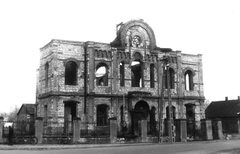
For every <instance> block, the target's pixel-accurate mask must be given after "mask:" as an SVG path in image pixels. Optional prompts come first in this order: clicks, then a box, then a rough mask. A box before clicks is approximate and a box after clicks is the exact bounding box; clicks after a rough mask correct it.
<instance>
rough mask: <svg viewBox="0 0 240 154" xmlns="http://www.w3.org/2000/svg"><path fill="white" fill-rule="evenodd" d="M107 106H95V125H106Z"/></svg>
mask: <svg viewBox="0 0 240 154" xmlns="http://www.w3.org/2000/svg"><path fill="white" fill-rule="evenodd" d="M107 119H108V106H107V105H98V106H97V126H107V124H108V121H107Z"/></svg>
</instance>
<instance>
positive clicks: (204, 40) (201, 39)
mask: <svg viewBox="0 0 240 154" xmlns="http://www.w3.org/2000/svg"><path fill="white" fill-rule="evenodd" d="M239 4H240V1H237V0H236V1H233V0H225V1H221V0H199V1H196V0H189V1H187V0H181V1H180V0H175V1H173V0H168V1H166V0H165V1H161V0H156V1H154V0H148V1H146V0H145V1H144V0H142V1H141V0H109V1H105V0H95V1H93V0H92V1H90V0H88V1H80V0H76V1H74V0H65V1H63V0H45V1H44V0H38V1H37V0H35V1H33V0H7V1H0V42H1V43H0V45H1V47H0V49H1V60H0V66H1V75H0V85H1V86H0V95H1V101H0V103H1V105H0V112H8V111H9V110H10V108H11V107H13V106H15V105H18V106H21V104H22V103H35V91H36V69H37V68H38V67H39V59H40V57H39V52H40V51H39V48H41V47H43V46H44V45H46V44H47V43H48V42H50V41H51V39H64V40H73V41H98V42H105V43H109V42H111V41H113V40H114V38H115V34H116V33H115V30H116V24H118V23H120V22H122V21H123V22H127V21H129V20H131V19H139V18H141V19H144V21H145V22H147V23H148V24H149V25H150V26H151V27H152V28H153V30H154V33H155V36H156V40H157V46H159V47H163V48H172V49H173V50H181V51H182V52H183V53H189V54H203V69H204V70H203V73H204V90H205V97H206V98H207V99H210V101H215V100H223V99H224V98H225V96H228V97H229V99H236V98H237V96H240V92H239V91H238V89H239V87H240V69H239V66H240V65H239V62H238V59H239V57H238V56H239V52H240V49H239V48H240V47H239V40H240V9H239V6H240V5H239Z"/></svg>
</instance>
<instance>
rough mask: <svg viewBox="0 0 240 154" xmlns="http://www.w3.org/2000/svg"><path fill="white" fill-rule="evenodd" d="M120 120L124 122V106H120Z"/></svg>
mask: <svg viewBox="0 0 240 154" xmlns="http://www.w3.org/2000/svg"><path fill="white" fill-rule="evenodd" d="M120 122H121V124H123V106H121V107H120Z"/></svg>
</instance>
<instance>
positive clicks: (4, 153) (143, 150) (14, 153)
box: [0, 140, 240, 154]
mask: <svg viewBox="0 0 240 154" xmlns="http://www.w3.org/2000/svg"><path fill="white" fill-rule="evenodd" d="M0 153H1V154H48V153H50V154H219V153H220V154H227V153H229V154H232V153H233V154H235V153H236V154H237V153H240V140H224V141H210V142H209V141H207V142H203V141H202V142H188V143H175V144H161V145H159V144H145V145H144V144H133V145H127V146H114V145H113V146H108V147H106V146H102V147H91V148H90V147H79V148H78V147H75V149H60V148H59V149H54V150H0Z"/></svg>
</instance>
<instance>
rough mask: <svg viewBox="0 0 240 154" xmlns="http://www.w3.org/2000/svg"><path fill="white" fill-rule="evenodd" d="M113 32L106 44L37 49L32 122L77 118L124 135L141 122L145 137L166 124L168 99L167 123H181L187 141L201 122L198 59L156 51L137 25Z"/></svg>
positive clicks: (57, 43) (60, 43)
mask: <svg viewBox="0 0 240 154" xmlns="http://www.w3.org/2000/svg"><path fill="white" fill-rule="evenodd" d="M116 29H117V34H116V38H115V39H114V40H113V41H112V42H111V43H101V42H93V41H87V42H80V41H67V40H57V39H53V40H51V41H50V42H49V43H48V44H47V45H45V46H44V47H42V48H41V49H40V66H39V69H38V79H37V96H36V98H37V101H36V104H37V117H43V119H44V121H58V122H64V121H71V120H72V119H73V118H74V117H80V118H81V121H83V122H89V123H95V124H96V125H97V126H106V125H108V124H109V121H108V119H109V118H111V117H116V118H117V122H118V126H119V127H118V131H122V130H123V128H127V129H126V131H128V132H130V133H136V132H137V130H138V121H139V120H141V119H147V124H148V126H147V128H148V131H151V130H157V129H158V121H159V119H163V120H164V119H168V118H169V114H168V111H169V109H168V105H169V102H168V98H169V97H168V94H170V96H171V97H170V99H171V111H172V118H173V119H174V120H175V119H185V120H186V121H187V129H188V134H189V135H193V134H194V132H195V129H199V128H198V127H199V125H198V122H200V120H201V119H203V118H204V108H203V104H204V100H205V98H204V89H203V69H202V55H201V54H198V55H193V54H185V53H182V52H181V51H173V50H172V49H170V48H161V47H158V46H157V45H156V38H155V34H154V31H153V29H152V28H151V27H150V26H149V25H148V24H147V23H146V22H145V21H143V20H131V21H129V22H126V23H121V24H118V25H117V26H116ZM164 57H167V58H168V62H167V64H166V65H165V64H164V62H165V61H164ZM166 67H168V70H169V76H168V80H167V75H164V71H165V69H166ZM166 81H169V82H168V83H167V82H166ZM167 86H169V88H170V91H168V89H167ZM168 92H169V93H168ZM159 113H160V114H161V115H162V116H159Z"/></svg>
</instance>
